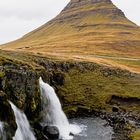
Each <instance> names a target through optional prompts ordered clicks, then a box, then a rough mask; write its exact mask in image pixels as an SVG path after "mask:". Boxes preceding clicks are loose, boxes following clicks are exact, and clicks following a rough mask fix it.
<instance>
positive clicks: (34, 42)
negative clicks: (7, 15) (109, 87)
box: [0, 0, 140, 72]
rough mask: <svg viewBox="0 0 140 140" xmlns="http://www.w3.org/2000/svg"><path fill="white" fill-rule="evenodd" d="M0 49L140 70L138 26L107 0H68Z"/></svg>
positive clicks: (139, 30)
mask: <svg viewBox="0 0 140 140" xmlns="http://www.w3.org/2000/svg"><path fill="white" fill-rule="evenodd" d="M0 48H1V49H4V50H14V51H22V52H23V51H24V52H32V53H34V54H38V55H44V56H46V55H50V56H52V57H58V58H60V59H74V60H80V61H81V60H82V61H93V62H97V63H101V64H105V65H110V66H117V67H121V68H124V69H128V70H131V71H135V72H140V63H139V61H140V28H139V27H138V26H137V25H136V24H134V23H133V22H131V21H130V20H128V19H127V18H126V16H125V15H124V13H123V12H122V11H121V10H120V9H118V8H117V7H116V6H115V5H114V4H113V3H112V2H111V0H71V1H70V2H69V4H68V5H67V6H66V7H65V8H64V9H63V10H62V11H61V13H60V14H59V15H58V16H56V17H55V18H54V19H52V20H51V21H49V22H48V23H46V24H44V25H43V26H41V27H39V28H38V29H36V30H34V31H32V32H30V33H28V34H26V35H25V36H23V37H22V38H21V39H19V40H16V41H13V42H10V43H8V44H4V45H2V46H0Z"/></svg>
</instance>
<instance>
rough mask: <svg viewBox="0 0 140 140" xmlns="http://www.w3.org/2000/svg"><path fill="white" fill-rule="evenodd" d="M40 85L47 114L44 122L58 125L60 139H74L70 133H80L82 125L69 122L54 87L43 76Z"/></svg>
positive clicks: (44, 110)
mask: <svg viewBox="0 0 140 140" xmlns="http://www.w3.org/2000/svg"><path fill="white" fill-rule="evenodd" d="M39 85H40V91H41V96H42V107H43V113H44V114H45V116H43V124H44V125H49V126H56V127H57V128H58V130H59V134H60V139H72V138H73V137H72V136H70V135H69V134H70V133H73V134H78V133H80V132H81V129H80V127H79V126H77V125H72V124H69V122H68V119H67V117H66V115H65V114H64V112H63V110H62V107H61V103H60V101H59V99H58V97H57V95H56V93H55V91H54V89H53V88H52V87H51V86H50V85H49V84H47V83H44V82H43V80H42V78H41V77H40V79H39Z"/></svg>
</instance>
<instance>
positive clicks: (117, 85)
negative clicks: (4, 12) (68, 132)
mask: <svg viewBox="0 0 140 140" xmlns="http://www.w3.org/2000/svg"><path fill="white" fill-rule="evenodd" d="M0 65H1V71H0V79H1V83H6V84H2V85H1V83H0V87H2V89H3V90H4V91H5V92H6V94H7V95H8V98H10V100H12V101H13V102H14V103H15V104H16V105H17V106H18V107H19V108H24V106H25V107H27V105H26V104H27V103H28V104H29V107H28V109H27V112H33V113H34V111H35V113H37V112H38V111H36V110H37V109H38V108H37V106H38V102H39V101H38V100H39V97H40V95H39V93H38V90H37V87H38V78H39V76H42V77H43V79H44V80H45V81H47V82H48V83H50V84H51V85H52V86H54V88H55V91H56V93H57V95H58V96H59V98H60V100H61V103H62V105H63V108H64V110H65V112H67V114H69V113H70V115H72V114H73V113H74V114H75V113H77V112H79V111H81V110H85V111H90V110H106V111H111V109H112V106H113V105H118V106H119V107H120V108H122V109H123V110H128V111H130V110H133V113H135V114H138V115H139V114H140V113H139V105H140V88H139V87H140V75H139V74H134V73H130V72H129V71H126V70H121V69H116V68H109V67H106V66H103V65H98V64H96V63H90V62H80V61H73V60H71V61H70V60H69V61H64V60H61V59H60V60H58V59H56V58H53V59H52V58H49V57H48V58H46V57H40V56H36V55H32V54H30V53H28V55H27V54H26V53H16V52H5V51H1V54H0ZM9 75H10V77H9ZM15 79H16V81H15ZM11 83H12V85H11ZM24 87H25V88H24ZM19 91H20V92H19ZM31 93H32V94H31ZM28 96H29V97H28ZM30 96H31V97H30ZM25 97H26V98H25ZM75 97H76V98H75ZM28 115H31V113H30V114H28ZM32 115H34V114H32Z"/></svg>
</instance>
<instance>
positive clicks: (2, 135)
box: [0, 122, 7, 140]
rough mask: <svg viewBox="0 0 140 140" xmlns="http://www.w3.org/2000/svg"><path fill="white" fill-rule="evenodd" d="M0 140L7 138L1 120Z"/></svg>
mask: <svg viewBox="0 0 140 140" xmlns="http://www.w3.org/2000/svg"><path fill="white" fill-rule="evenodd" d="M0 140H7V138H6V132H5V131H4V123H3V122H0Z"/></svg>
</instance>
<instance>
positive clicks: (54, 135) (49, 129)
mask: <svg viewBox="0 0 140 140" xmlns="http://www.w3.org/2000/svg"><path fill="white" fill-rule="evenodd" d="M43 133H44V135H46V136H47V137H48V138H49V139H58V138H59V130H58V128H57V127H56V126H46V127H44V129H43Z"/></svg>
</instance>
